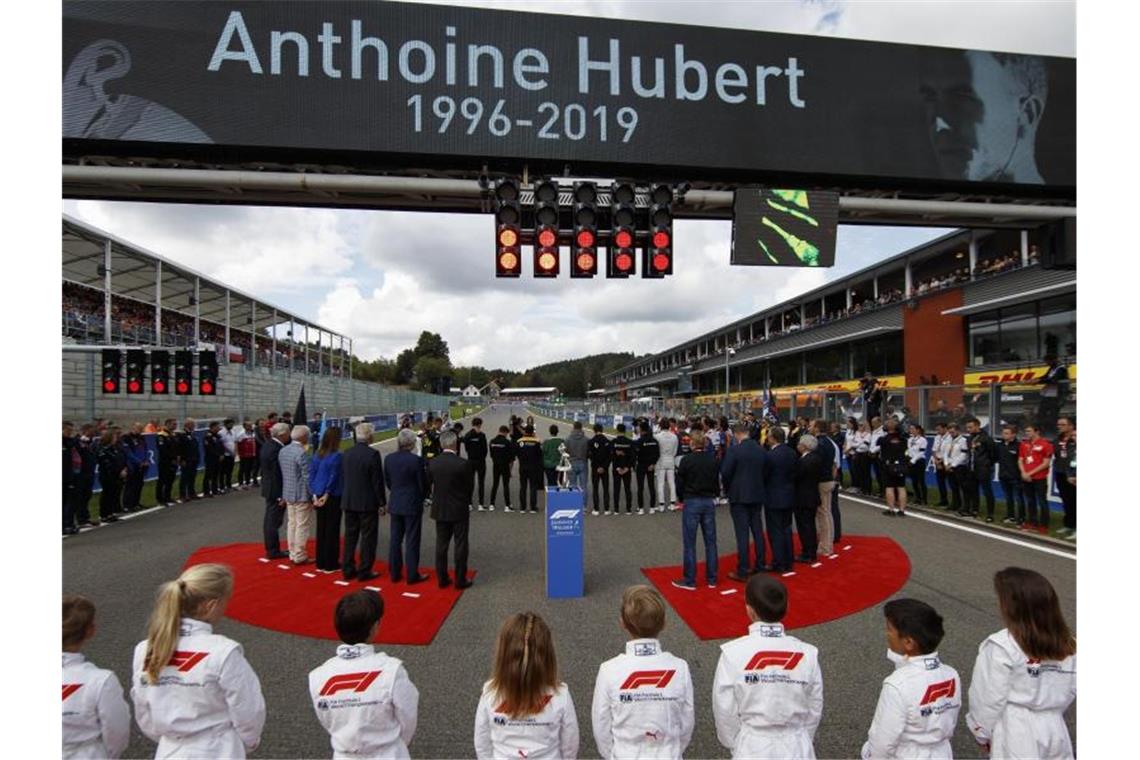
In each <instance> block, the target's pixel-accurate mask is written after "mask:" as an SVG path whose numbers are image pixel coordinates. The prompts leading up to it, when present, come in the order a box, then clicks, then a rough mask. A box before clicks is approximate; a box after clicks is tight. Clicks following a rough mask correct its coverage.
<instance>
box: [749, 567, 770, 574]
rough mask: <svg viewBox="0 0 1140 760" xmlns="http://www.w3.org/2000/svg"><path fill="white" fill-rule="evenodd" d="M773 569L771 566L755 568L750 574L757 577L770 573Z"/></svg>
mask: <svg viewBox="0 0 1140 760" xmlns="http://www.w3.org/2000/svg"><path fill="white" fill-rule="evenodd" d="M772 569H773V568H772V566H771V565H760V566H759V567H756V568H754V569H753V570H752V572H751V573H750V574H751V575H756V573H770V572H772Z"/></svg>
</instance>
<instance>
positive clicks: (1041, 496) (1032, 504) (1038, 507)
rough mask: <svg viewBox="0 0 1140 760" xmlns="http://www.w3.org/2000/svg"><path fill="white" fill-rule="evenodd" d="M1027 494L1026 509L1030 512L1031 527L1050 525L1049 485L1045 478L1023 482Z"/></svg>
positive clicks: (1023, 488)
mask: <svg viewBox="0 0 1140 760" xmlns="http://www.w3.org/2000/svg"><path fill="white" fill-rule="evenodd" d="M1021 486H1022V490H1024V492H1025V508H1026V511H1028V512H1029V524H1030V525H1048V524H1049V485H1048V481H1047V480H1046V479H1045V478H1042V479H1041V480H1031V481H1029V482H1028V483H1026V482H1025V481H1024V480H1023V481H1021Z"/></svg>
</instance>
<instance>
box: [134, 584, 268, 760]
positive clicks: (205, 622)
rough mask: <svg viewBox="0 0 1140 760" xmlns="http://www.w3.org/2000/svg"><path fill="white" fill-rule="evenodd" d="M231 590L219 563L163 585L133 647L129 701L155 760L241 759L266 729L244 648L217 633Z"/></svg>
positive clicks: (261, 700) (257, 686) (257, 684)
mask: <svg viewBox="0 0 1140 760" xmlns="http://www.w3.org/2000/svg"><path fill="white" fill-rule="evenodd" d="M233 590H234V578H233V575H232V574H231V573H230V570H229V568H227V567H224V566H223V565H213V564H208V565H193V566H191V567H188V568H186V570H184V571H183V572H182V575H180V576H179V577H178V579H177V580H173V581H169V582H167V583H165V584H163V586H162V588H161V590H160V591H159V594H158V601H157V603H156V604H155V607H154V612H153V613H152V614H151V617H150V625H149V627H148V630H147V637H146V638H145V639H144V640H142V641H140V642H139V643H138V645H137V646H136V647H135V655H134V666H133V671H132V672H133V677H132V684H133V686H132V687H131V700H132V701H133V702H134V705H135V720H136V721H138V724H139V728H140V729H142V732H143V733H144V734H146V736H147V737H148V738H149V739H151V740H152V741H156V742H158V752H157V753H156V755H155V757H157V758H173V757H226V758H244V757H245V754H246V752H249V751H252V750H254V749H256V748H257V745H258V743H260V741H261V730H262V728H264V727H265V699H264V697H262V695H261V683H260V682H259V681H258V680H257V674H256V673H254V672H253V668H251V667H250V666H249V662H247V661H246V659H245V655H244V654H243V652H242V648H241V644H239V643H237V642H236V641H234V640H233V639H230V638H227V637H225V636H220V635H217V634H215V633H214V629H213V624H214V623H216V622H217V621H218V620H220V619H221V617H222V615H223V614H224V613H225V611H226V604H227V603H228V602H229V600H230V596H231V595H232V594H233Z"/></svg>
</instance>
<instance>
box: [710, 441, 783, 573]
mask: <svg viewBox="0 0 1140 760" xmlns="http://www.w3.org/2000/svg"><path fill="white" fill-rule="evenodd" d="M749 432H750V431H749V426H748V423H746V422H737V423H736V424H735V425H733V426H732V435H733V437H734V438H735V439H736V444H735V445H733V446H729V447H728V452H727V453H725V455H724V461H723V462H721V465H720V479H721V482H722V483H724V490H725V493H727V494H728V504H729V507H728V509H729V514H731V515H732V527H733V529H734V530H735V532H736V571H735V572H732V573H729V574H728V577H729V578H730V579H731V580H734V581H739V582H741V583H747V582H748V576H750V575H751V574H753V573H759V572H762V571H766V570H771V569H772V568H771V566H769V565H767V564H766V563H765V562H764V511H763V510H764V496H765V494H764V468H765V465H766V464H767V461H766V460H767V454H766V453H765V451H764V449H762V448H761V447H760V444H758V443H757V442H756V441H754V440H752V439H751V438H749V437H748V433H749ZM750 535H751V537H752V542H753V543H754V544H755V546H756V563H755V564H753V563H752V562H751V560H750V555H751V553H750V551H749V549H748V538H749V536H750Z"/></svg>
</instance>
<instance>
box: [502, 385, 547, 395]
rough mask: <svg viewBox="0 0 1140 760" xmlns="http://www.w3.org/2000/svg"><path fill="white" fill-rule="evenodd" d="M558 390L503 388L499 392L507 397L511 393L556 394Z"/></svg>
mask: <svg viewBox="0 0 1140 760" xmlns="http://www.w3.org/2000/svg"><path fill="white" fill-rule="evenodd" d="M557 390H558V389H557V388H555V387H553V386H551V387H550V388H503V389H502V390H501V391H499V392H500V393H502V394H503V395H507V394H511V393H514V394H519V393H555V392H556V391H557Z"/></svg>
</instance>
